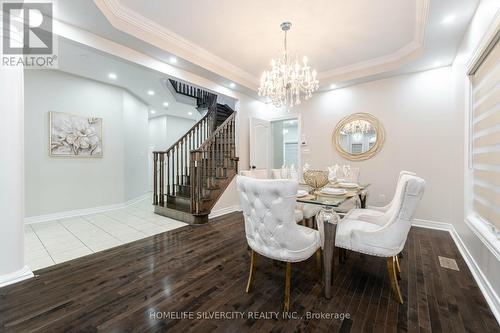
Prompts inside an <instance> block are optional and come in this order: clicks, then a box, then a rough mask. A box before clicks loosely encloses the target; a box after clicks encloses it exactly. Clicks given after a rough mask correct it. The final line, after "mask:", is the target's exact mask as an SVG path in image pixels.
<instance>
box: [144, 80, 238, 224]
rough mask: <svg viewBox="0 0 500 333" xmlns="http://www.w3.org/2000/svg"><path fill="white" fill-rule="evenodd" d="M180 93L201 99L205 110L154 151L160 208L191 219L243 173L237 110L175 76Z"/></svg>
mask: <svg viewBox="0 0 500 333" xmlns="http://www.w3.org/2000/svg"><path fill="white" fill-rule="evenodd" d="M170 84H172V87H173V88H174V90H175V91H176V93H178V94H182V95H185V96H189V97H192V98H195V99H196V105H197V109H198V111H199V112H200V113H201V114H202V115H203V118H202V119H200V121H198V122H197V123H196V124H195V125H194V126H193V127H192V128H191V129H190V130H189V131H188V132H187V133H186V134H184V136H183V137H181V138H180V139H179V140H178V141H177V142H176V143H174V144H173V145H172V146H171V147H170V148H168V149H167V150H166V151H155V152H153V168H154V173H153V205H154V206H155V213H157V214H160V215H163V216H167V217H171V218H174V219H177V220H181V221H184V222H187V223H190V224H201V223H206V222H208V214H210V211H211V209H212V208H213V206H214V205H215V203H216V202H217V200H218V199H219V197H220V196H221V195H222V193H224V190H225V189H226V187H227V186H228V185H229V184H230V183H231V180H232V179H233V178H234V176H236V174H237V173H238V157H236V155H235V152H236V150H235V147H236V144H235V131H236V127H235V117H236V112H235V111H234V110H233V109H231V108H230V107H229V106H227V105H222V104H218V103H217V95H216V94H213V93H211V92H208V91H205V90H203V89H200V88H196V87H193V86H191V85H189V84H186V83H182V82H179V81H175V80H170Z"/></svg>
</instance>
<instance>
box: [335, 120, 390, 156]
mask: <svg viewBox="0 0 500 333" xmlns="http://www.w3.org/2000/svg"><path fill="white" fill-rule="evenodd" d="M354 120H364V121H367V122H369V123H370V125H372V127H373V128H374V129H375V132H376V135H377V139H376V141H375V143H374V144H373V146H372V147H370V148H369V149H368V150H367V151H365V152H362V153H359V154H354V153H351V152H348V151H346V150H344V149H343V148H342V144H341V141H340V140H341V130H342V128H344V126H345V125H346V124H348V123H350V122H352V121H354ZM384 141H385V129H384V127H383V126H382V124H381V123H380V121H379V120H378V119H377V118H376V117H375V116H373V115H371V114H369V113H354V114H351V115H348V116H346V117H344V118H342V119H341V120H340V121H339V122H338V123H337V126H335V130H334V131H333V135H332V143H333V145H334V146H335V149H336V150H337V152H338V153H339V154H340V155H341V156H342V157H343V158H345V159H347V160H350V161H363V160H367V159H369V158H372V157H373V156H375V155H376V154H377V153H378V152H379V151H380V150H381V149H382V146H383V145H384Z"/></svg>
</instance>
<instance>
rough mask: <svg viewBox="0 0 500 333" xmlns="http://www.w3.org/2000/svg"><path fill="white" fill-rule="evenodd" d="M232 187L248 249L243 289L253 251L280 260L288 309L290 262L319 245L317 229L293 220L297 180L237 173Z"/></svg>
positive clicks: (312, 251) (253, 259) (251, 273)
mask: <svg viewBox="0 0 500 333" xmlns="http://www.w3.org/2000/svg"><path fill="white" fill-rule="evenodd" d="M236 186H237V189H238V192H239V196H240V203H241V207H242V209H243V216H244V219H245V233H246V238H247V242H248V245H249V246H250V248H251V249H252V257H251V267H250V274H249V277H248V284H247V292H249V290H250V287H251V284H252V279H253V274H254V269H255V260H256V255H255V254H256V253H258V254H260V255H262V256H264V257H268V258H271V259H275V260H279V261H284V262H286V280H285V311H288V310H289V307H290V277H291V263H292V262H299V261H304V260H307V259H308V258H310V257H311V256H312V255H313V254H314V253H316V251H318V249H319V248H320V246H321V244H320V242H321V240H320V235H319V232H318V231H317V230H314V229H311V228H307V227H304V226H301V225H298V224H297V223H296V222H295V216H294V210H295V204H296V196H297V187H298V184H297V182H294V181H291V180H261V179H255V178H249V177H244V176H238V178H237V180H236Z"/></svg>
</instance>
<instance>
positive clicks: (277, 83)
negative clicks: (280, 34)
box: [259, 22, 319, 108]
mask: <svg viewBox="0 0 500 333" xmlns="http://www.w3.org/2000/svg"><path fill="white" fill-rule="evenodd" d="M291 26H292V24H291V23H290V22H283V23H281V30H283V31H284V32H285V38H284V52H283V56H282V57H281V58H278V59H272V60H271V70H268V71H264V73H263V74H262V77H261V79H260V87H259V96H265V97H269V98H270V99H271V101H272V103H273V105H274V106H276V107H277V108H281V107H293V106H294V105H297V104H300V98H301V95H303V96H304V99H305V100H308V99H309V98H310V97H311V96H312V93H313V92H314V91H316V90H318V88H319V81H318V80H317V79H316V75H317V73H316V71H315V70H311V67H310V66H309V65H308V64H307V57H305V56H304V58H303V59H302V66H301V65H300V63H299V61H298V58H297V57H295V60H292V59H291V58H290V56H289V55H288V53H287V49H286V34H287V31H288V30H290V27H291Z"/></svg>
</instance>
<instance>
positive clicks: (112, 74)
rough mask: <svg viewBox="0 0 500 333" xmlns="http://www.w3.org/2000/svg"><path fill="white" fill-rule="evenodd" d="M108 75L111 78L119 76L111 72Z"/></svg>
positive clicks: (114, 78)
mask: <svg viewBox="0 0 500 333" xmlns="http://www.w3.org/2000/svg"><path fill="white" fill-rule="evenodd" d="M108 77H109V78H110V79H111V80H116V78H117V76H116V74H115V73H109V74H108Z"/></svg>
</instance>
